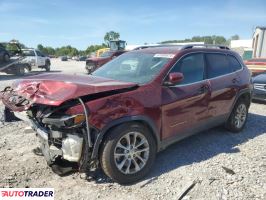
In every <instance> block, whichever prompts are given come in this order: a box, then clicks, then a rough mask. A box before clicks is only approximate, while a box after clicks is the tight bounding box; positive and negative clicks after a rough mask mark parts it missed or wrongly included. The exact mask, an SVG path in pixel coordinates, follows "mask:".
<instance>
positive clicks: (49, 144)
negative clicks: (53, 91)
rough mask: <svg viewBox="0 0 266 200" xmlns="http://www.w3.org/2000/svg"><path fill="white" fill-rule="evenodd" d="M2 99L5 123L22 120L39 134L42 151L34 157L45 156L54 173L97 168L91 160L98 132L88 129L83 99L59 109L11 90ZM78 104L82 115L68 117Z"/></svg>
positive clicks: (86, 110)
mask: <svg viewBox="0 0 266 200" xmlns="http://www.w3.org/2000/svg"><path fill="white" fill-rule="evenodd" d="M0 99H1V100H2V101H3V103H4V105H5V106H6V108H5V112H4V113H5V119H6V121H14V120H17V119H21V120H23V121H26V122H28V123H29V124H30V126H31V127H32V129H33V130H34V131H35V132H36V135H37V136H38V138H39V140H40V147H39V148H37V149H35V153H36V154H39V155H40V154H41V155H43V156H44V158H45V159H46V161H47V163H48V165H49V166H51V167H52V169H53V171H54V172H56V173H57V174H59V175H64V174H66V173H69V172H70V171H73V170H74V171H76V170H78V171H80V172H85V171H87V170H88V169H90V167H91V166H92V165H94V164H95V162H94V161H91V160H90V157H91V151H92V149H91V148H92V141H93V140H94V132H96V129H93V128H90V127H89V123H88V112H89V110H88V109H87V107H86V105H85V104H84V103H83V101H82V99H79V98H77V99H74V100H69V101H66V102H64V103H63V104H61V105H60V106H53V105H44V104H38V103H35V102H34V100H30V99H28V98H26V97H25V96H24V95H23V96H21V95H20V94H18V92H17V91H16V90H14V89H12V88H11V87H7V88H6V89H5V90H3V91H2V92H1V93H0ZM77 104H81V105H82V106H83V112H82V113H80V114H76V115H69V114H66V110H67V109H68V108H69V107H70V106H73V105H77ZM92 135H93V137H92Z"/></svg>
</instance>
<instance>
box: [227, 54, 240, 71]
mask: <svg viewBox="0 0 266 200" xmlns="http://www.w3.org/2000/svg"><path fill="white" fill-rule="evenodd" d="M228 60H229V64H230V67H231V68H232V70H233V71H237V70H240V69H241V68H242V66H241V64H240V63H239V62H238V60H237V59H236V58H235V57H234V56H231V55H228Z"/></svg>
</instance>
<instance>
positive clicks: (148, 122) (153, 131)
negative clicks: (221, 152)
mask: <svg viewBox="0 0 266 200" xmlns="http://www.w3.org/2000/svg"><path fill="white" fill-rule="evenodd" d="M132 122H133V123H134V122H135V123H141V124H143V125H145V126H146V127H147V128H148V129H149V130H150V132H151V134H152V136H153V138H154V140H155V142H156V149H157V151H158V150H159V146H160V137H159V131H158V130H157V128H156V126H155V123H154V122H153V121H152V120H151V119H150V118H149V117H147V116H127V117H123V118H119V119H116V120H114V121H112V122H111V123H109V124H108V125H106V126H105V127H104V128H103V129H102V130H101V131H100V132H99V133H98V135H97V137H96V140H95V143H94V145H93V151H92V156H91V159H96V158H98V156H99V150H100V148H101V146H102V143H103V141H104V139H105V137H106V136H107V134H108V132H109V131H110V130H111V129H113V128H115V127H117V126H119V125H121V124H125V123H132Z"/></svg>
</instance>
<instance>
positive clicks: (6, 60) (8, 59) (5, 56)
mask: <svg viewBox="0 0 266 200" xmlns="http://www.w3.org/2000/svg"><path fill="white" fill-rule="evenodd" d="M3 58H4V62H9V61H10V56H9V55H8V54H7V53H5V54H4V56H3Z"/></svg>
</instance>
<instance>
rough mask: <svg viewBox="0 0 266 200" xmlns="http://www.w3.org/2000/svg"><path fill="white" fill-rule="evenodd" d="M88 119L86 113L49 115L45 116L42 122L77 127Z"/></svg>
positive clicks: (57, 125)
mask: <svg viewBox="0 0 266 200" xmlns="http://www.w3.org/2000/svg"><path fill="white" fill-rule="evenodd" d="M85 120H86V117H85V115H84V114H77V115H72V116H61V117H47V118H43V120H42V122H43V123H44V124H48V125H54V126H56V127H67V128H71V127H76V126H79V125H81V124H83V122H84V121H85Z"/></svg>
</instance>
